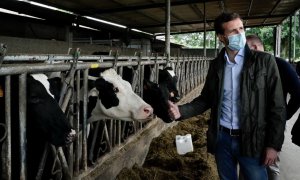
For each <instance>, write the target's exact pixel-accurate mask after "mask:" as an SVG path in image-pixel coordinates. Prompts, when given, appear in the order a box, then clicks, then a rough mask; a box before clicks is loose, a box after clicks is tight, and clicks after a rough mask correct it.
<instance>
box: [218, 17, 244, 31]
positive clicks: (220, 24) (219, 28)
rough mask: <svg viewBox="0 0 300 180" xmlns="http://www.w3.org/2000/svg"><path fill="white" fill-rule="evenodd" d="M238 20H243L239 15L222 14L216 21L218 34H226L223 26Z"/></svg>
mask: <svg viewBox="0 0 300 180" xmlns="http://www.w3.org/2000/svg"><path fill="white" fill-rule="evenodd" d="M237 18H239V19H241V17H240V15H239V14H238V13H225V12H223V13H222V14H220V15H219V16H218V17H217V18H216V19H215V23H214V28H215V31H216V34H224V29H223V27H222V25H223V24H224V23H226V22H228V21H232V20H234V19H237ZM241 20H242V19H241Z"/></svg>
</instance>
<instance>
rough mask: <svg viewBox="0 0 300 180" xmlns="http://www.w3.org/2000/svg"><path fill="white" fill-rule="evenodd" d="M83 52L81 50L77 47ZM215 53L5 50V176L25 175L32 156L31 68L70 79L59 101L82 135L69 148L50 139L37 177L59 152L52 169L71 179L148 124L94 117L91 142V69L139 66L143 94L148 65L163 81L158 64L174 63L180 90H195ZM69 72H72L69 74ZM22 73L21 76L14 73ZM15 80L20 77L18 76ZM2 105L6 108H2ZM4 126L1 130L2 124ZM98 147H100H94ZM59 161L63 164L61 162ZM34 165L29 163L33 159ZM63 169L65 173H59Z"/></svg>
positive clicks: (1, 74) (1, 72)
mask: <svg viewBox="0 0 300 180" xmlns="http://www.w3.org/2000/svg"><path fill="white" fill-rule="evenodd" d="M77 52H78V51H77ZM209 61H210V58H206V57H197V56H185V57H181V56H178V57H171V60H170V61H166V57H163V56H102V55H89V56H80V54H79V53H77V54H76V52H75V53H74V55H55V54H53V55H41V54H40V55H39V54H37V55H9V56H5V57H4V60H3V63H2V64H1V66H0V78H1V79H2V80H3V82H5V83H4V84H1V85H2V86H4V87H1V88H2V89H1V91H4V92H5V93H4V94H3V96H1V97H0V98H1V101H4V107H2V106H1V108H3V109H2V111H3V113H4V112H5V113H4V114H5V116H4V115H3V114H2V115H1V121H0V125H1V127H3V128H2V129H4V133H1V134H0V135H1V136H2V137H0V140H1V141H0V145H1V146H0V148H1V149H0V150H1V154H2V157H1V166H0V167H1V169H0V171H1V172H2V173H1V174H2V178H3V179H8V180H10V179H12V176H11V175H12V174H14V173H19V175H18V177H20V179H27V175H28V172H27V168H26V167H27V164H26V163H27V162H28V160H27V159H26V150H27V147H26V131H27V129H26V128H27V127H26V121H29V120H28V119H26V100H27V99H26V91H25V90H26V74H32V73H45V74H48V73H51V72H62V74H63V75H64V77H63V78H64V79H65V81H64V82H66V83H65V84H64V85H63V87H65V88H63V89H62V92H61V95H63V96H62V97H61V99H60V102H59V104H60V106H61V108H62V110H63V112H65V114H66V115H67V117H68V120H69V121H70V123H71V124H72V126H73V128H74V129H75V131H76V132H77V134H81V135H82V136H81V138H77V140H76V141H74V142H73V143H72V144H71V145H70V146H68V147H67V148H62V147H59V148H56V147H54V146H53V145H51V144H47V145H46V146H45V148H44V156H43V157H41V158H40V159H41V161H40V168H39V172H36V175H35V176H36V177H37V179H41V177H42V174H43V170H44V164H45V162H46V161H47V156H48V157H49V156H50V155H49V154H53V155H54V159H55V161H54V164H52V167H54V168H56V169H54V172H56V174H52V175H53V176H55V177H56V178H58V179H61V178H63V179H72V178H73V177H78V176H79V175H80V174H81V173H82V172H84V171H86V170H87V169H88V168H89V167H90V166H92V165H93V164H94V163H96V162H97V159H99V158H101V157H103V156H109V155H110V152H111V151H113V149H114V148H116V147H118V146H120V145H121V144H122V143H124V142H125V140H126V139H127V138H128V137H130V136H134V135H135V134H136V133H137V132H139V131H141V130H142V129H143V127H145V125H146V124H145V123H134V122H124V121H119V120H113V119H103V120H101V121H97V122H95V123H93V124H92V125H93V126H94V129H95V131H94V134H91V135H90V136H91V137H93V138H92V141H91V142H87V129H86V128H87V124H86V121H87V101H88V100H87V86H88V84H87V79H88V72H89V70H90V69H94V68H114V69H116V70H117V72H118V73H119V74H122V71H123V67H124V66H130V67H134V68H133V70H134V73H133V74H134V77H133V82H131V85H132V88H133V89H134V90H135V92H136V93H137V94H139V95H140V96H142V95H143V90H142V87H143V77H144V75H143V73H144V68H145V66H150V68H151V73H152V76H151V77H152V80H154V81H155V82H158V70H159V66H171V67H173V69H175V73H176V74H177V76H178V84H177V87H178V89H179V93H180V95H181V96H185V95H186V94H187V93H189V92H190V91H191V90H193V89H194V88H196V87H197V86H199V85H200V84H201V83H203V82H204V78H205V76H206V73H207V70H208V66H209ZM67 75H68V76H67ZM13 76H17V77H18V78H17V82H14V81H13V80H12V78H11V77H13ZM81 79H83V84H82V85H83V87H84V89H85V91H84V99H83V103H84V107H83V115H82V117H83V124H82V126H81V125H80V124H81V123H80V117H81V115H80V111H79V110H78V109H79V103H80V102H79V99H80V96H81V95H80V86H81V84H80V83H82V81H80V80H81ZM14 80H15V78H14ZM67 81H68V82H67ZM13 83H19V89H11V85H12V84H13ZM14 91H17V92H18V96H19V112H18V113H19V117H20V118H19V120H18V121H19V127H13V126H12V125H11V124H12V123H11V121H12V113H14V112H12V111H13V109H12V108H14V107H11V94H12V92H14ZM2 111H1V112H2ZM15 128H19V130H18V131H19V138H20V140H19V142H18V143H19V152H20V162H19V164H18V165H16V163H15V162H13V159H12V157H11V156H12V147H11V146H12V144H13V143H16V142H12V139H11V135H12V133H11V132H12V131H14V132H15V131H16V130H15ZM1 131H2V130H1ZM96 141H100V142H101V143H100V146H99V147H98V146H97V147H96V145H95V142H96ZM95 152H97V153H95ZM95 154H96V155H95ZM57 162H59V163H57ZM57 164H58V165H57ZM28 165H29V164H28ZM57 172H60V173H57Z"/></svg>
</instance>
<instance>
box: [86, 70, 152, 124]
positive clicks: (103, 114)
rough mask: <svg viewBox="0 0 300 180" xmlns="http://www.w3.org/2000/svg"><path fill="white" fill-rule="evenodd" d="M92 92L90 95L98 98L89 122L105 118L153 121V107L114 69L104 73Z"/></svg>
mask: <svg viewBox="0 0 300 180" xmlns="http://www.w3.org/2000/svg"><path fill="white" fill-rule="evenodd" d="M92 91H93V92H94V93H91V92H92ZM92 91H90V94H94V95H97V97H98V98H97V102H96V105H95V107H94V108H93V110H92V112H91V117H90V118H89V120H88V122H93V121H97V120H100V119H103V118H113V119H119V120H124V121H132V120H133V121H139V122H145V121H148V120H150V119H151V116H152V114H153V109H152V107H151V106H150V105H149V104H147V103H146V102H144V101H143V99H142V98H141V97H139V96H138V95H137V94H135V93H134V91H133V90H132V87H131V85H130V83H129V82H127V81H125V80H123V79H122V77H121V76H120V75H118V74H117V72H116V71H115V70H114V69H107V70H105V71H104V72H102V73H101V74H100V78H98V79H97V80H96V81H95V89H93V90H92Z"/></svg>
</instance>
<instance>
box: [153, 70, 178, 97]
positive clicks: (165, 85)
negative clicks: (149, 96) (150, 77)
mask: <svg viewBox="0 0 300 180" xmlns="http://www.w3.org/2000/svg"><path fill="white" fill-rule="evenodd" d="M177 81H178V77H177V76H176V75H175V72H174V70H173V69H172V68H171V67H166V68H164V69H162V70H159V81H158V83H159V86H160V87H161V88H162V90H163V93H165V94H166V95H168V99H169V100H171V101H173V102H178V101H179V100H180V96H179V93H178V90H177V87H176V84H177Z"/></svg>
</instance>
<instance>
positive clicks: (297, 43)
mask: <svg viewBox="0 0 300 180" xmlns="http://www.w3.org/2000/svg"><path fill="white" fill-rule="evenodd" d="M299 18H300V13H299V11H297V12H296V13H295V15H294V16H293V18H292V46H291V48H289V33H290V27H289V22H290V19H289V18H287V19H286V20H284V21H283V22H282V24H281V25H280V26H281V52H280V56H281V57H282V58H285V59H288V58H289V49H291V52H292V60H293V61H300V27H299V26H300V21H299ZM274 27H275V26H264V27H254V28H247V29H246V35H248V34H256V35H258V36H259V37H260V38H261V39H262V41H263V42H264V45H265V51H267V52H269V53H272V54H274V47H275V39H274V37H275V36H274V31H275V28H274ZM203 39H204V33H203V32H199V33H190V34H176V35H172V37H171V41H172V42H173V43H177V44H181V45H184V46H186V47H189V48H203V47H204V46H203V44H204V40H203ZM215 39H216V38H215V32H213V31H210V32H207V33H206V48H207V49H214V48H215V47H217V48H218V46H215V43H216V40H215ZM217 43H218V40H217ZM294 49H295V50H294Z"/></svg>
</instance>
